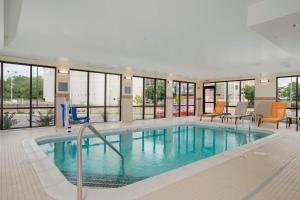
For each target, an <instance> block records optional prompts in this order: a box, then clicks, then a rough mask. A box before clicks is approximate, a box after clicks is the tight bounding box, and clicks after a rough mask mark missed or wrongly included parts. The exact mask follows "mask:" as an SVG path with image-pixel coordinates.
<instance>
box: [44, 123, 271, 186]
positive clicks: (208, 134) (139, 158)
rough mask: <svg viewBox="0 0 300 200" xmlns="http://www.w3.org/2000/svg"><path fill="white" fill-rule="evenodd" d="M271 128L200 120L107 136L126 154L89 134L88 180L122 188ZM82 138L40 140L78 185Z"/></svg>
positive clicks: (85, 158) (85, 173)
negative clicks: (201, 122)
mask: <svg viewBox="0 0 300 200" xmlns="http://www.w3.org/2000/svg"><path fill="white" fill-rule="evenodd" d="M268 135H269V134H268V133H265V132H248V131H235V130H233V129H225V128H217V127H208V126H200V125H185V126H172V127H165V128H155V129H147V130H146V129H145V130H143V131H136V132H125V131H124V132H116V133H115V134H113V135H109V136H106V139H107V140H108V141H110V142H111V143H112V144H113V145H114V146H115V147H116V148H117V149H118V150H119V151H120V152H121V153H122V154H123V156H124V164H122V161H121V159H120V156H119V155H118V154H116V153H115V152H114V151H113V150H111V149H110V148H109V146H107V145H105V144H104V143H103V142H102V141H101V140H100V139H99V138H96V137H92V138H84V139H83V145H82V148H83V151H82V152H83V155H82V156H83V184H84V185H85V186H92V187H120V186H123V185H127V184H131V183H134V182H137V181H140V180H143V179H146V178H148V177H151V176H155V175H158V174H161V173H164V172H167V171H169V170H172V169H175V168H178V167H181V166H184V165H186V164H189V163H192V162H195V161H198V160H202V159H205V158H208V157H210V156H213V155H216V154H219V153H221V152H224V151H228V150H230V149H233V148H235V147H238V146H241V145H244V144H247V143H251V142H253V141H255V140H258V139H260V138H263V137H266V136H268ZM76 143H77V142H76V140H64V141H55V142H50V141H49V142H47V141H43V142H41V143H40V148H41V149H42V150H43V151H44V152H45V153H46V154H47V156H48V157H49V158H50V159H51V160H52V161H53V162H54V163H55V165H56V166H57V167H58V168H59V170H60V171H61V172H62V173H63V174H64V175H65V177H66V178H67V179H68V180H69V181H70V182H71V183H73V184H76V151H77V146H76Z"/></svg>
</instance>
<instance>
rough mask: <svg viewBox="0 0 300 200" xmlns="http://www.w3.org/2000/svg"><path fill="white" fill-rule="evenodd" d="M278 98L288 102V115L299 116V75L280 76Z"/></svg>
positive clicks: (277, 90)
mask: <svg viewBox="0 0 300 200" xmlns="http://www.w3.org/2000/svg"><path fill="white" fill-rule="evenodd" d="M276 99H277V101H283V102H287V104H288V111H287V115H288V116H299V113H298V112H299V111H298V109H299V76H290V77H278V78H277V89H276Z"/></svg>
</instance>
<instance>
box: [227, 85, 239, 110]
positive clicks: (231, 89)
mask: <svg viewBox="0 0 300 200" xmlns="http://www.w3.org/2000/svg"><path fill="white" fill-rule="evenodd" d="M239 101H240V81H232V82H228V102H227V105H228V106H236V105H237V103H238V102H239Z"/></svg>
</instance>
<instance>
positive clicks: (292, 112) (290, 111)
mask: <svg viewBox="0 0 300 200" xmlns="http://www.w3.org/2000/svg"><path fill="white" fill-rule="evenodd" d="M286 116H288V117H296V109H287V110H286ZM298 116H299V111H298Z"/></svg>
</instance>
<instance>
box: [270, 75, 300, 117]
mask: <svg viewBox="0 0 300 200" xmlns="http://www.w3.org/2000/svg"><path fill="white" fill-rule="evenodd" d="M293 77H295V78H296V107H294V108H292V107H287V109H288V110H295V111H296V117H298V111H299V110H300V106H299V105H298V103H299V101H300V98H299V97H298V95H299V93H298V90H299V79H300V75H289V76H277V77H276V101H278V79H280V78H293Z"/></svg>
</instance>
